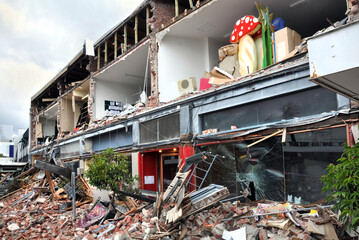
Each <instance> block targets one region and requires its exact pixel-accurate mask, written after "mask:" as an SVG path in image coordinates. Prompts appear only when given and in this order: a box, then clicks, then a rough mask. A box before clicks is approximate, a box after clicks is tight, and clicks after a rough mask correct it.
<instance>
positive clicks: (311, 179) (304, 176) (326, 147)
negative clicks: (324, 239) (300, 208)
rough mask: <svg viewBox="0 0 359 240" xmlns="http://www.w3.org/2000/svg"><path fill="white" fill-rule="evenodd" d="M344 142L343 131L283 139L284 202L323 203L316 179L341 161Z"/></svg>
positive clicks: (342, 129)
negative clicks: (285, 193)
mask: <svg viewBox="0 0 359 240" xmlns="http://www.w3.org/2000/svg"><path fill="white" fill-rule="evenodd" d="M345 142H346V131H345V128H344V127H341V128H334V129H327V130H321V131H315V132H307V133H298V134H292V135H289V136H287V142H286V143H285V144H283V152H284V159H285V171H286V192H287V198H288V200H293V201H295V200H297V202H300V203H302V204H305V203H311V202H315V201H318V200H320V199H324V197H325V195H323V193H322V191H321V189H322V187H323V184H322V183H321V182H320V177H321V176H322V175H324V174H325V169H326V167H327V166H328V164H329V163H336V160H337V159H338V158H340V157H341V155H342V153H343V146H342V144H343V143H345ZM288 195H289V197H288Z"/></svg>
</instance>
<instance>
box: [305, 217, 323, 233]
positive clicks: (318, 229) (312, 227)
mask: <svg viewBox="0 0 359 240" xmlns="http://www.w3.org/2000/svg"><path fill="white" fill-rule="evenodd" d="M307 232H310V233H314V234H319V235H322V236H324V235H325V229H324V227H323V225H316V224H315V223H314V222H312V221H311V220H309V221H308V227H307Z"/></svg>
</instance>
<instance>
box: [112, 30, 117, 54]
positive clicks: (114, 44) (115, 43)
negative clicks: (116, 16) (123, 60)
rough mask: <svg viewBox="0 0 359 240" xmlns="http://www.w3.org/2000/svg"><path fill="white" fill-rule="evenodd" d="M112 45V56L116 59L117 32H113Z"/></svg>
mask: <svg viewBox="0 0 359 240" xmlns="http://www.w3.org/2000/svg"><path fill="white" fill-rule="evenodd" d="M113 46H114V48H115V49H114V50H113V54H114V58H115V59H116V58H117V32H115V41H114V43H113Z"/></svg>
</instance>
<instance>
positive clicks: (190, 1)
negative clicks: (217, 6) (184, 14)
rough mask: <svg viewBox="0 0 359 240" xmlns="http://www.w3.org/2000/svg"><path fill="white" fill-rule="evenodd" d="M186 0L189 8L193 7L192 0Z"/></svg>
mask: <svg viewBox="0 0 359 240" xmlns="http://www.w3.org/2000/svg"><path fill="white" fill-rule="evenodd" d="M188 1H189V6H190V8H193V1H192V0H188Z"/></svg>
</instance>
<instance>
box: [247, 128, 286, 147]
mask: <svg viewBox="0 0 359 240" xmlns="http://www.w3.org/2000/svg"><path fill="white" fill-rule="evenodd" d="M281 132H283V129H282V130H279V131H277V132H275V133H272V134H271V135H268V136H266V137H264V138H262V139H259V140H258V141H255V142H254V143H251V144H249V145H248V146H247V147H248V148H250V147H252V146H254V145H256V144H258V143H260V142H263V141H264V140H267V139H268V138H271V137H274V136H275V135H277V134H279V133H281Z"/></svg>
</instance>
